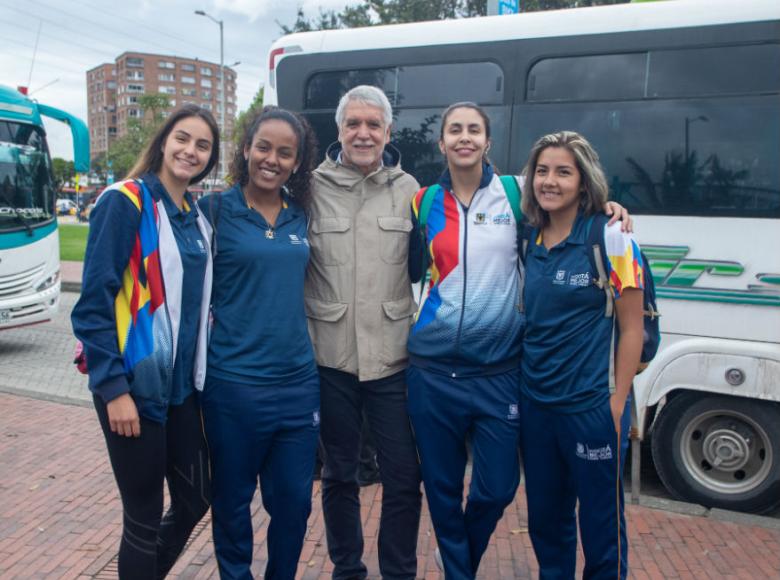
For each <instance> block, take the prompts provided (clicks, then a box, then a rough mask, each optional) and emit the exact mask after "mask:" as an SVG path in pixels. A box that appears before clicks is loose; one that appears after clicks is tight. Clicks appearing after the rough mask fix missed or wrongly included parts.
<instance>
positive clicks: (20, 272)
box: [0, 86, 89, 329]
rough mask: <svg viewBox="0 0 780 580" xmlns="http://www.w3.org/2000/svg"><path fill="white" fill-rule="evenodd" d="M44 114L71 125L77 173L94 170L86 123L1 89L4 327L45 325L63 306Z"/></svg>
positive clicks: (0, 300)
mask: <svg viewBox="0 0 780 580" xmlns="http://www.w3.org/2000/svg"><path fill="white" fill-rule="evenodd" d="M41 115H43V116H46V117H50V118H52V119H56V120H58V121H62V122H64V123H67V124H68V125H69V126H70V129H71V133H72V136H73V149H74V158H75V167H76V170H77V171H79V172H85V171H87V170H88V169H89V133H88V132H87V126H86V125H85V124H84V122H83V121H81V120H80V119H77V118H76V117H73V116H72V115H69V114H68V113H65V112H64V111H60V110H59V109H55V108H54V107H49V106H48V105H43V104H41V103H37V102H35V101H33V100H31V99H29V98H27V97H26V96H25V95H23V94H22V93H20V92H18V91H16V90H15V89H12V88H9V87H4V86H0V329H6V328H12V327H14V326H22V325H26V324H34V323H37V322H44V321H46V320H49V319H51V317H52V316H53V315H54V313H55V312H56V311H57V308H58V306H59V298H60V248H59V236H58V233H57V219H56V215H55V213H56V208H57V207H59V206H55V198H56V191H55V189H54V180H53V176H52V172H51V159H50V158H49V148H48V145H47V143H46V132H45V131H44V127H43V122H42V121H41ZM61 201H66V200H61ZM74 206H75V204H74Z"/></svg>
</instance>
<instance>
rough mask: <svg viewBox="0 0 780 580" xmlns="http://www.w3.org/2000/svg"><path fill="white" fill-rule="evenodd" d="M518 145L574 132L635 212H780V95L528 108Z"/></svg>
mask: <svg viewBox="0 0 780 580" xmlns="http://www.w3.org/2000/svg"><path fill="white" fill-rule="evenodd" d="M522 123H523V126H524V129H523V131H522V135H523V139H522V140H521V143H520V151H528V150H529V149H530V147H531V145H532V144H533V142H534V141H535V140H536V139H537V138H538V137H540V136H541V135H544V134H547V133H552V132H554V131H560V130H572V131H578V132H580V133H582V134H583V135H585V137H587V139H588V140H590V141H591V143H593V145H594V147H595V148H596V149H597V150H598V151H599V155H600V156H601V161H602V163H603V165H604V168H605V169H606V171H607V176H608V178H609V180H610V193H611V195H612V197H613V198H614V199H616V200H617V201H619V202H620V203H622V204H624V205H626V206H627V207H629V208H631V211H632V212H634V213H637V214H659V215H711V216H730V217H759V218H777V217H780V165H778V163H777V151H778V150H780V96H776V95H774V96H746V97H722V98H718V99H685V100H660V99H659V100H652V101H647V100H645V101H634V102H619V103H615V102H613V103H575V104H548V105H535V106H532V107H528V108H525V109H524V111H523V121H522Z"/></svg>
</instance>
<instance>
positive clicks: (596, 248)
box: [585, 213, 617, 395]
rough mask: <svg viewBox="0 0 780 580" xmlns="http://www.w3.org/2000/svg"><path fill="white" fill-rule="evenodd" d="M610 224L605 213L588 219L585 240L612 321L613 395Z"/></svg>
mask: <svg viewBox="0 0 780 580" xmlns="http://www.w3.org/2000/svg"><path fill="white" fill-rule="evenodd" d="M608 222H609V218H608V217H607V216H606V215H605V214H603V213H598V214H595V215H593V216H591V217H590V218H588V222H587V223H586V224H585V238H586V244H587V254H588V260H590V266H591V270H593V271H595V272H597V273H598V275H599V277H598V279H594V280H593V284H594V285H595V286H597V287H598V288H599V289H600V290H602V291H603V292H604V296H605V297H606V306H605V307H604V316H605V317H606V318H611V319H612V333H611V336H610V340H609V394H610V395H611V394H612V393H614V392H615V390H616V389H617V384H616V382H615V354H616V353H615V343H616V340H617V332H616V330H617V328H616V323H617V321H616V320H615V319H616V318H617V317H616V316H615V296H614V294H612V288H611V287H610V285H609V276H607V260H608V259H609V258H608V257H607V251H606V245H605V243H604V227H605V226H606V225H607V223H608Z"/></svg>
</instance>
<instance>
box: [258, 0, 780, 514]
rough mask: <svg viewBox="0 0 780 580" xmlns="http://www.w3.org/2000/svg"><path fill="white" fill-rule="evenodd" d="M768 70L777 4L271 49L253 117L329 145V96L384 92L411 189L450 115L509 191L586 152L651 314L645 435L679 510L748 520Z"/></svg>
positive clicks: (510, 23) (776, 474)
mask: <svg viewBox="0 0 780 580" xmlns="http://www.w3.org/2000/svg"><path fill="white" fill-rule="evenodd" d="M778 63H780V3H778V2H777V1H776V0H745V1H743V2H738V3H737V2H733V0H687V1H686V2H656V3H641V4H638V3H637V4H623V5H614V6H600V7H592V8H578V9H571V10H559V11H548V12H535V13H529V14H520V15H513V16H499V17H487V18H475V19H463V20H448V21H446V22H423V23H416V24H407V25H398V26H382V27H374V28H363V29H353V30H333V31H317V32H308V33H301V34H294V35H289V36H284V37H282V38H280V39H279V40H277V41H276V42H275V43H274V45H273V46H272V48H271V51H270V54H269V66H268V71H269V73H268V79H267V82H266V84H265V99H266V102H267V103H271V104H278V105H279V106H282V107H285V108H288V109H292V110H296V111H301V112H303V113H304V114H305V115H306V116H307V117H308V119H309V121H310V122H311V123H312V125H313V126H314V127H315V129H316V131H317V133H318V136H319V138H320V142H321V143H322V144H323V145H326V144H328V143H329V142H331V141H334V140H335V139H336V125H335V123H334V119H333V115H334V112H335V108H336V105H337V103H338V100H339V98H340V96H341V95H342V94H343V93H344V92H346V91H347V90H348V89H349V88H351V87H353V86H355V85H357V84H372V85H376V86H379V87H380V88H382V89H383V90H384V91H385V92H386V93H387V95H388V96H389V98H390V100H391V103H392V104H393V107H394V132H393V139H394V143H395V144H396V145H397V146H398V147H399V149H400V150H401V153H402V165H403V167H404V169H406V170H407V171H409V172H411V173H412V174H414V175H415V177H417V179H418V180H419V181H420V183H433V182H434V181H435V179H436V178H437V177H438V175H439V172H440V171H441V169H442V162H441V156H440V153H439V151H438V147H437V139H438V124H439V120H440V119H439V115H440V112H441V110H442V109H443V108H444V107H445V106H447V105H449V104H450V103H453V102H456V101H463V100H471V101H475V102H477V103H479V104H480V105H482V106H483V107H484V108H485V110H486V111H487V112H488V113H489V115H490V117H491V119H492V128H493V146H492V148H491V150H490V156H491V158H492V160H493V161H494V162H495V164H496V166H497V167H498V168H499V169H500V170H502V171H504V172H506V173H517V172H519V171H520V169H521V167H522V166H523V164H524V162H525V160H526V157H527V154H528V151H529V149H530V147H531V144H532V143H533V142H534V141H535V140H536V139H537V138H538V137H540V136H541V135H544V134H546V133H551V132H554V131H558V130H564V129H569V130H574V131H578V132H580V133H582V134H584V135H586V136H587V138H588V139H589V140H590V141H591V143H593V145H594V146H595V147H596V149H597V150H598V151H599V153H600V154H601V156H602V161H603V164H604V166H605V168H606V170H607V173H608V176H609V179H610V185H611V191H612V195H613V198H614V199H616V200H617V201H619V202H621V203H622V204H624V205H625V206H627V207H628V208H629V209H630V210H631V211H632V213H633V214H635V216H636V229H637V232H638V238H639V241H640V243H641V244H642V246H643V249H644V251H645V253H646V254H647V255H648V256H649V258H650V260H651V264H652V268H653V273H654V276H655V283H656V287H657V291H658V297H659V308H660V310H661V313H662V318H661V327H662V330H663V340H662V344H661V350H660V352H659V353H658V355H657V356H656V358H655V360H654V361H653V363H652V364H651V365H650V367H649V368H648V369H647V370H646V371H645V372H644V373H642V374H641V375H639V376H638V377H637V380H636V383H635V405H636V411H637V415H638V421H637V428H638V433H639V436H640V437H647V436H650V437H651V438H652V449H653V457H654V460H655V464H656V468H657V470H658V473H659V475H660V476H661V479H662V480H663V482H664V484H665V485H666V486H667V487H668V488H669V490H670V491H671V492H672V493H673V494H674V495H675V496H677V497H679V498H682V499H685V500H689V501H695V502H699V503H702V504H704V505H707V506H717V507H721V508H726V509H737V510H746V511H756V512H760V511H764V510H769V509H772V508H773V507H774V506H777V505H778V504H780V252H778V248H780V164H778V159H779V158H780V66H778ZM323 149H324V147H323ZM329 235H343V236H350V235H351V233H350V232H349V231H346V232H339V233H333V234H329Z"/></svg>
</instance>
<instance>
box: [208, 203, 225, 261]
mask: <svg viewBox="0 0 780 580" xmlns="http://www.w3.org/2000/svg"><path fill="white" fill-rule="evenodd" d="M215 197H216V198H217V201H216V203H215V202H214V198H215ZM214 206H216V209H215V208H214ZM221 213H222V192H219V193H214V192H212V193H211V194H210V195H209V217H210V218H211V220H210V221H211V230H212V231H211V259H212V260H213V259H214V258H216V257H217V224H218V223H219V216H220V214H221Z"/></svg>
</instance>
